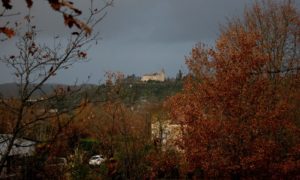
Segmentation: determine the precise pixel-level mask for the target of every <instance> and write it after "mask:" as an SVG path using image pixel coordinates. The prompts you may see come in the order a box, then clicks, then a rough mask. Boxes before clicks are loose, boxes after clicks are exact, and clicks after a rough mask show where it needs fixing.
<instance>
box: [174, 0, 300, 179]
mask: <svg viewBox="0 0 300 180" xmlns="http://www.w3.org/2000/svg"><path fill="white" fill-rule="evenodd" d="M299 30H300V27H299V13H298V12H297V10H296V9H295V6H294V5H293V4H292V3H291V2H283V3H279V4H277V3H274V2H270V1H263V2H262V3H256V4H254V6H253V8H252V9H248V10H246V12H245V19H244V20H239V19H235V20H233V21H231V22H229V23H228V25H227V26H225V27H223V29H222V32H221V35H220V37H219V38H218V40H217V41H216V46H215V48H213V49H210V48H207V47H205V46H204V45H202V44H199V45H197V46H196V47H194V48H193V50H192V52H191V54H190V56H189V57H187V61H186V62H187V65H188V68H189V70H190V73H189V77H188V78H187V79H186V81H185V85H184V89H183V91H182V92H181V93H179V94H177V95H175V96H173V97H172V98H170V99H169V101H168V105H169V106H170V107H172V108H170V113H171V116H172V118H173V119H174V120H176V121H177V122H178V123H181V124H182V127H183V128H182V129H183V136H182V139H181V144H182V147H183V150H184V152H185V157H186V161H187V163H188V165H189V168H190V169H191V170H193V171H194V170H196V169H197V170H199V169H200V170H201V172H202V175H203V176H205V177H218V178H220V177H231V178H243V177H253V176H254V177H273V178H274V177H275V178H276V177H283V176H288V177H299V175H300V174H299V169H300V164H299V163H300V136H299V135H300V131H299V130H300V129H299V107H300V106H299V100H300V95H299V92H300V91H299V90H300V89H299V88H300V87H299V84H300V76H299V70H300V66H299V63H300V60H299V45H300V44H299V38H300V36H299V35H300V34H299V32H300V31H299Z"/></svg>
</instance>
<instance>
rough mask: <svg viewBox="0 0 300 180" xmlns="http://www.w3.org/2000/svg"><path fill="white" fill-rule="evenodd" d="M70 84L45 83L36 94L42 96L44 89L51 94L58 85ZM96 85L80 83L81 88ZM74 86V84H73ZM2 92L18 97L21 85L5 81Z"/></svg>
mask: <svg viewBox="0 0 300 180" xmlns="http://www.w3.org/2000/svg"><path fill="white" fill-rule="evenodd" d="M68 86H69V85H66V84H44V85H43V86H42V88H41V91H39V92H37V93H35V94H34V96H40V95H41V94H42V93H41V92H42V91H43V92H44V93H46V94H50V93H52V92H53V90H54V89H56V88H57V87H63V88H67V87H68ZM95 86H96V85H93V84H82V85H80V87H81V88H83V89H87V88H91V87H95ZM71 87H72V86H71ZM0 94H1V95H2V96H3V97H5V98H10V97H18V95H19V86H18V84H17V83H5V84H0Z"/></svg>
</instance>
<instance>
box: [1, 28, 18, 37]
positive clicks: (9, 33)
mask: <svg viewBox="0 0 300 180" xmlns="http://www.w3.org/2000/svg"><path fill="white" fill-rule="evenodd" d="M0 33H4V34H5V35H6V36H7V37H8V38H12V37H13V36H14V35H15V31H14V30H13V29H11V28H7V27H1V28H0Z"/></svg>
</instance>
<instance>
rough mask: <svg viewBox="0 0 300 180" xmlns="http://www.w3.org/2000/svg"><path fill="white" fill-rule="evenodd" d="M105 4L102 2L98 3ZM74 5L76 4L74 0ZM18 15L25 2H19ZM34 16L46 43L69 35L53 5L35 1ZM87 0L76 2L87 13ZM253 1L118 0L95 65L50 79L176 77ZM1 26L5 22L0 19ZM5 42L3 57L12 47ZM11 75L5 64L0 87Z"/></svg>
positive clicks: (95, 50)
mask: <svg viewBox="0 0 300 180" xmlns="http://www.w3.org/2000/svg"><path fill="white" fill-rule="evenodd" d="M96 1H102V0H96ZM75 2H76V1H75ZM15 3H16V7H19V10H20V11H26V9H25V8H20V7H22V3H24V2H23V1H20V0H17V1H15ZM34 3H35V4H34V6H33V8H32V9H31V14H32V15H34V16H35V17H36V18H35V21H36V24H37V27H38V28H39V29H40V30H41V31H42V32H43V33H42V35H41V36H42V37H41V36H40V39H41V40H45V41H47V40H48V39H49V38H50V37H52V36H54V35H55V34H56V33H60V32H61V31H65V30H66V27H65V26H64V25H63V18H61V15H59V14H57V13H55V12H54V11H52V10H51V8H50V7H49V5H48V3H47V1H44V0H38V1H34ZM85 3H86V0H81V2H80V3H78V2H77V3H75V5H76V6H77V7H79V9H84V6H85ZM252 3H253V0H116V1H115V3H114V7H112V8H110V9H109V10H108V15H107V16H106V18H105V19H104V21H103V22H102V23H101V24H99V26H98V27H97V29H96V30H95V31H99V32H100V33H101V37H102V41H100V43H98V45H93V46H92V48H91V49H90V50H89V52H88V56H89V58H90V59H91V61H89V62H86V63H79V64H76V65H74V66H73V67H72V68H70V69H69V70H68V71H64V72H60V73H58V75H57V76H56V77H55V78H54V79H53V80H51V82H58V83H72V82H74V81H75V80H76V79H78V80H79V81H80V82H82V81H85V80H86V79H87V77H88V76H91V80H90V82H91V83H98V82H99V81H100V80H103V79H104V78H103V74H104V73H105V72H106V71H120V72H123V73H124V74H136V75H139V76H140V75H142V74H144V73H151V72H156V71H160V70H161V69H162V68H164V69H165V71H166V73H167V76H169V77H172V76H175V74H176V73H177V72H178V70H179V69H182V70H185V65H184V59H185V56H187V55H189V52H190V51H191V48H192V47H193V46H194V45H195V44H196V43H197V42H204V43H207V44H209V45H213V44H214V41H215V40H216V37H217V36H218V34H219V26H220V24H224V23H226V18H230V17H234V16H242V14H243V10H244V8H245V6H246V5H247V6H250V5H251V4H252ZM0 21H1V22H0V24H3V18H2V19H0ZM12 42H13V41H11V42H10V43H8V42H4V43H1V44H0V46H1V53H6V52H9V51H10V50H11V49H13V48H14V45H13V43H12ZM11 77H12V76H11V74H10V72H9V71H8V70H7V68H5V66H3V64H1V67H0V83H5V82H12V81H13V79H12V78H11Z"/></svg>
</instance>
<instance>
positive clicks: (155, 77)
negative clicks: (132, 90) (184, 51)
mask: <svg viewBox="0 0 300 180" xmlns="http://www.w3.org/2000/svg"><path fill="white" fill-rule="evenodd" d="M165 80H166V74H165V71H164V70H163V69H162V70H161V71H160V72H159V73H152V74H145V75H143V76H142V79H141V81H143V82H147V81H161V82H163V81H165Z"/></svg>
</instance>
